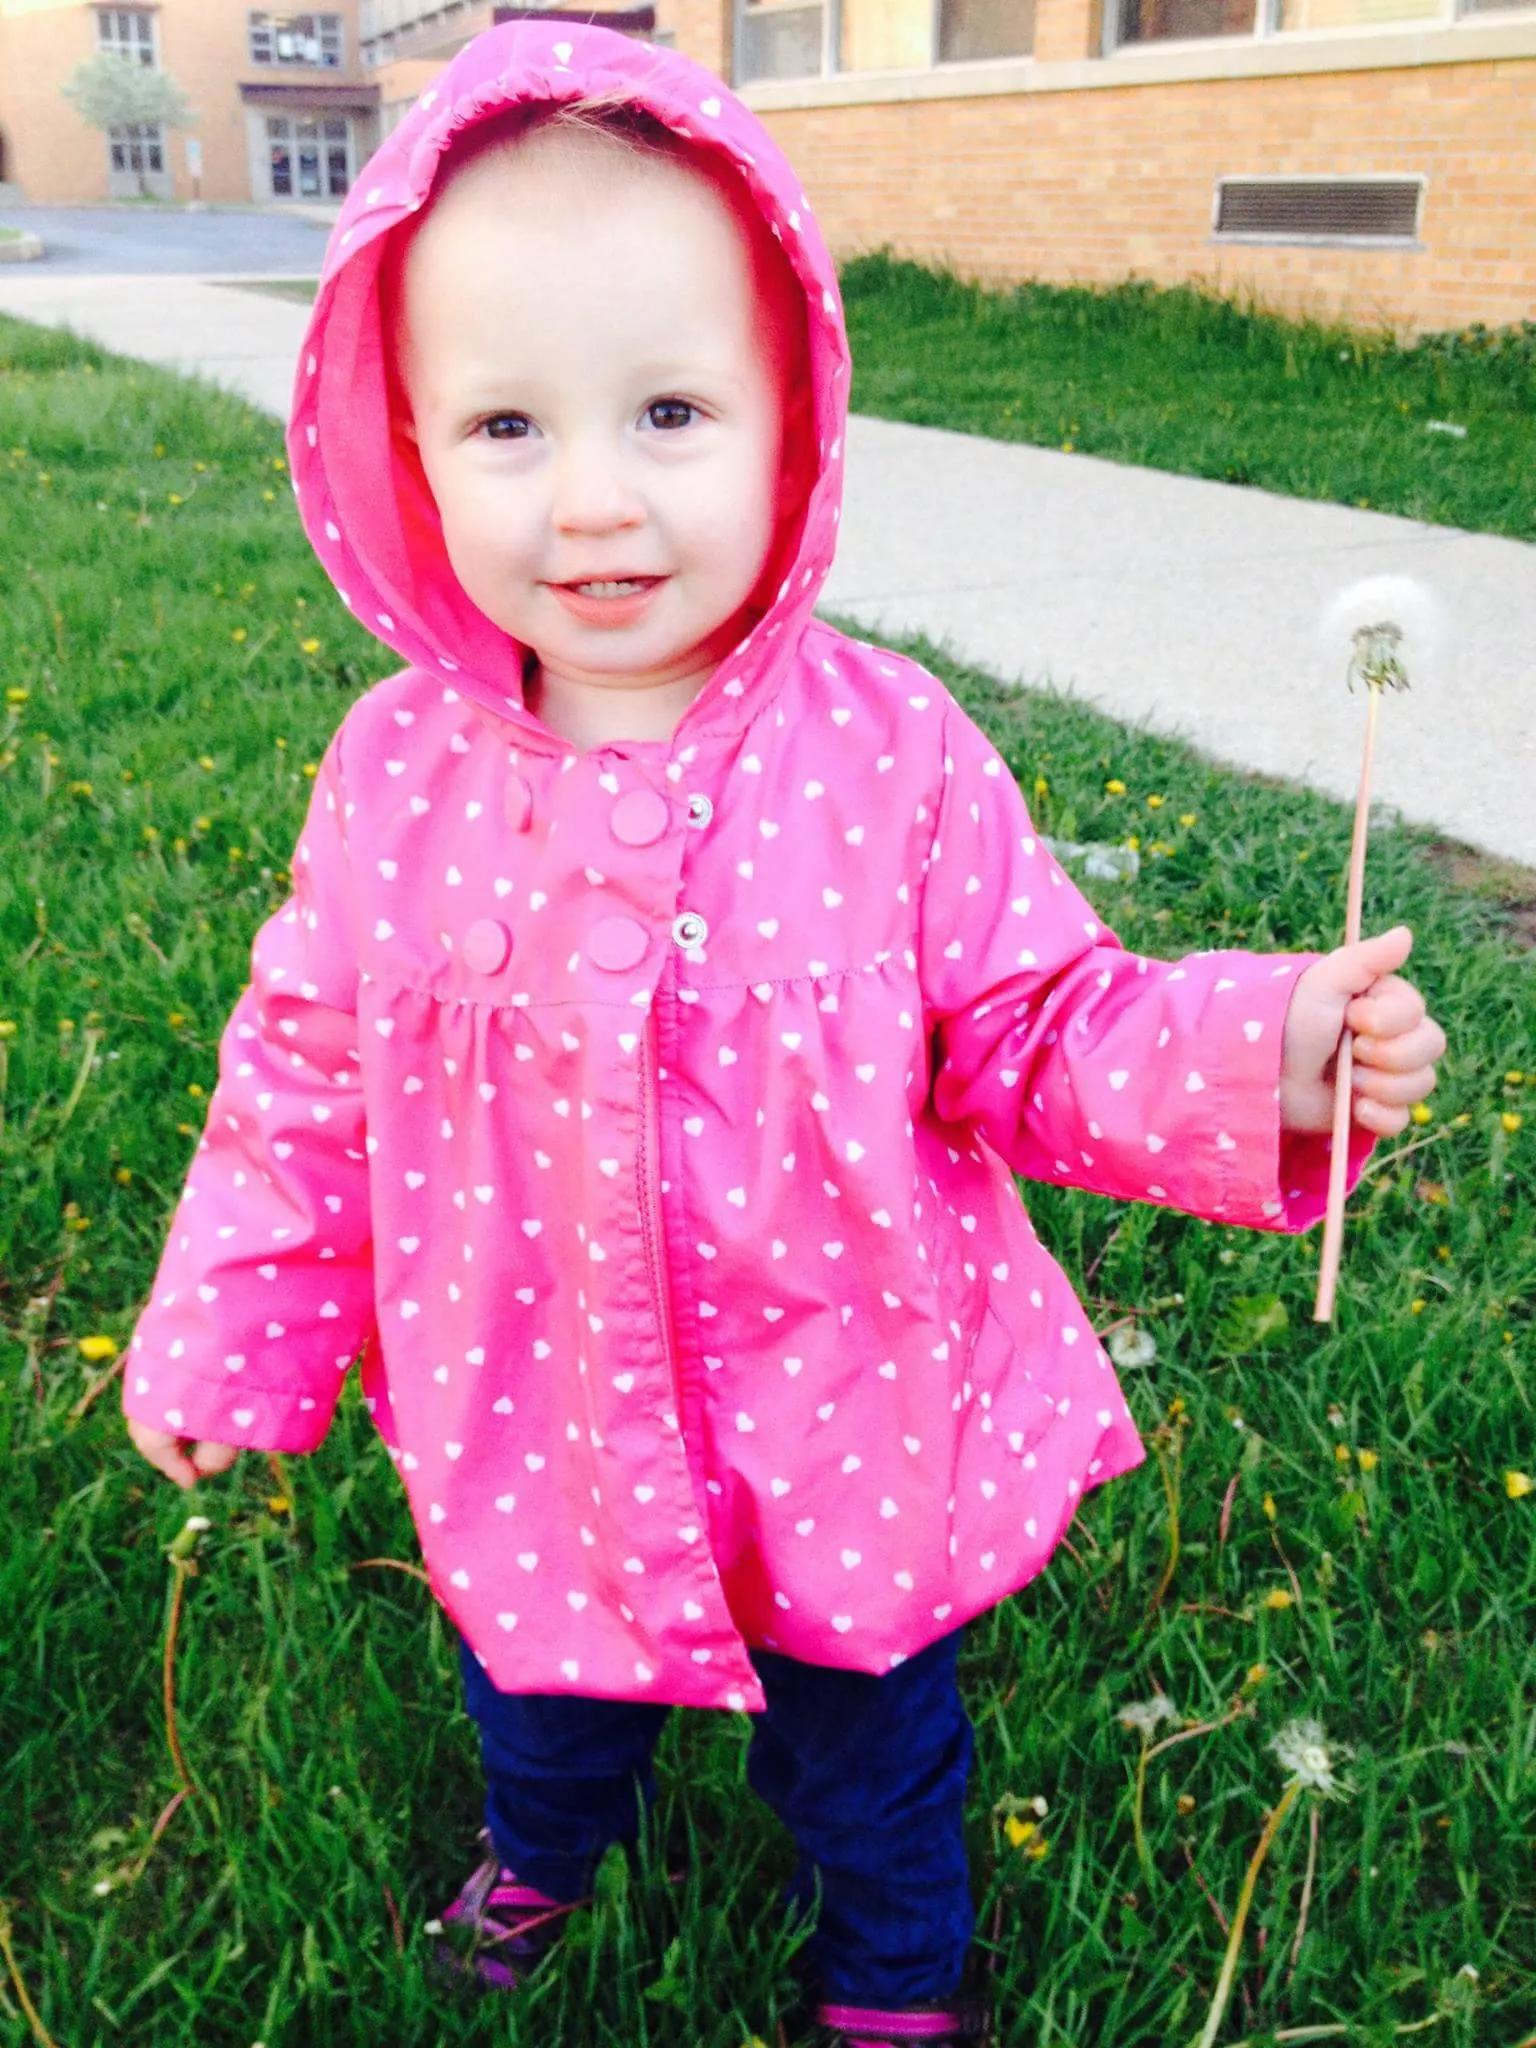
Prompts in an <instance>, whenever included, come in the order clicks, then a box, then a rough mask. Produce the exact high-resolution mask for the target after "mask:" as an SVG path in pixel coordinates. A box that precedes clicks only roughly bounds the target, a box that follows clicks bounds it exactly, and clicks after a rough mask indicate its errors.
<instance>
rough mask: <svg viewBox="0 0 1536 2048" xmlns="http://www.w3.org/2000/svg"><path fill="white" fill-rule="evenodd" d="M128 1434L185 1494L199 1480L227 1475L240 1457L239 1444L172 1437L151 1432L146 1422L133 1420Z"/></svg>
mask: <svg viewBox="0 0 1536 2048" xmlns="http://www.w3.org/2000/svg"><path fill="white" fill-rule="evenodd" d="M128 1434H129V1436H130V1437H132V1439H133V1441H134V1444H135V1446H136V1447H137V1448H138V1449H139V1450H140V1451H142V1452H143V1454H144V1456H145V1457H146V1458H148V1460H149V1462H150V1463H151V1465H154V1466H155V1467H156V1468H157V1469H158V1470H159V1471H161V1472H163V1473H164V1474H165V1476H166V1478H167V1479H174V1480H175V1482H176V1484H177V1485H178V1486H179V1487H180V1488H181V1490H182V1492H183V1493H186V1492H189V1491H190V1490H191V1488H192V1487H194V1486H196V1484H197V1482H198V1480H199V1479H211V1478H212V1477H213V1476H214V1474H215V1473H217V1472H227V1471H228V1470H229V1468H230V1466H231V1465H233V1463H234V1462H235V1460H236V1458H238V1457H239V1455H240V1450H239V1446H238V1445H236V1444H207V1443H201V1444H200V1443H193V1442H191V1441H190V1439H188V1438H187V1437H184V1436H170V1435H168V1434H167V1432H166V1431H165V1430H163V1429H151V1428H150V1427H149V1425H148V1423H144V1422H134V1421H131V1420H130V1422H129V1424H128Z"/></svg>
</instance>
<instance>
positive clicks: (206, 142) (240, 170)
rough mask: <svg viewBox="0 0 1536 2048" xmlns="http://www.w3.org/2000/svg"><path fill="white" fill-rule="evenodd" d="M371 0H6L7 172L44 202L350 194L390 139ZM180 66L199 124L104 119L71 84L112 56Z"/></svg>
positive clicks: (0, 25) (1, 154)
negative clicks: (245, 1) (311, 0)
mask: <svg viewBox="0 0 1536 2048" xmlns="http://www.w3.org/2000/svg"><path fill="white" fill-rule="evenodd" d="M357 28H358V24H357V0H332V5H331V6H330V8H329V9H328V10H325V11H322V12H319V13H315V12H297V11H295V10H294V9H292V8H289V7H277V8H270V7H269V8H257V7H247V6H244V5H241V4H238V0H125V4H122V5H114V6H105V5H97V4H94V0H0V183H3V184H4V185H5V186H7V187H8V188H9V189H10V190H12V191H14V192H17V193H19V194H20V195H21V196H23V197H24V198H27V199H31V200H37V201H49V202H55V203H57V202H60V201H71V200H72V201H89V200H101V199H109V198H128V197H132V196H133V195H135V194H137V193H138V192H139V190H140V189H141V183H142V186H143V187H144V188H147V189H148V190H149V191H150V192H151V193H153V194H155V195H157V196H159V197H161V198H166V199H190V198H192V197H193V196H194V194H195V192H197V193H200V196H201V197H202V198H204V199H206V200H210V201H213V202H221V201H222V202H226V203H227V202H230V201H239V200H247V201H249V200H256V201H277V202H280V203H281V202H284V201H291V202H293V203H294V204H301V203H303V202H305V201H308V202H310V203H315V202H327V201H332V200H336V199H339V198H340V197H341V196H342V194H343V193H344V192H345V191H346V190H347V187H348V185H349V184H350V183H351V181H352V179H353V177H354V176H355V175H356V173H357V170H358V168H359V166H360V165H362V164H363V163H364V162H366V160H367V158H368V157H369V155H370V154H371V153H372V151H373V150H374V148H375V147H376V146H377V143H378V137H379V122H378V106H379V88H378V84H377V82H376V80H375V79H374V77H373V75H372V72H371V70H369V69H367V68H365V67H364V65H363V63H362V60H361V53H360V50H359V44H358V33H357ZM103 51H106V52H110V53H112V54H113V55H115V56H116V57H118V58H120V59H121V60H122V61H123V62H124V63H128V64H143V65H150V66H158V67H160V68H161V69H163V70H165V71H168V72H169V73H170V74H171V76H172V77H173V78H174V79H175V81H176V83H177V84H178V85H179V86H181V88H182V90H183V91H184V92H185V93H186V95H187V97H188V99H189V100H190V101H191V103H192V108H193V111H194V112H195V114H196V116H197V119H196V122H195V125H193V126H192V127H189V128H183V129H176V128H169V127H164V126H160V127H146V128H141V129H120V130H114V131H113V133H112V134H111V136H106V135H103V134H102V133H101V131H100V130H99V129H95V128H90V127H88V126H87V125H86V123H85V122H84V121H83V120H82V119H81V117H80V115H79V114H78V113H76V111H75V109H74V108H73V106H71V105H70V103H69V101H68V100H66V99H65V98H64V97H63V96H62V94H61V93H60V91H59V88H60V86H61V85H62V84H63V83H64V81H65V80H66V79H67V78H68V77H69V75H70V73H71V72H72V71H73V70H74V68H75V66H76V65H77V64H79V63H80V62H82V61H83V60H84V59H87V58H90V57H94V56H95V55H97V54H98V53H99V52H103Z"/></svg>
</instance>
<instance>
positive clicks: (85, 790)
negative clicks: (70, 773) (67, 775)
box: [69, 782, 96, 796]
mask: <svg viewBox="0 0 1536 2048" xmlns="http://www.w3.org/2000/svg"><path fill="white" fill-rule="evenodd" d="M69 793H70V795H71V796H94V795H95V794H96V792H95V790H94V789H92V787H91V785H90V784H89V783H88V782H72V783H71V784H70V785H69Z"/></svg>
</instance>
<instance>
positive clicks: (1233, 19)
mask: <svg viewBox="0 0 1536 2048" xmlns="http://www.w3.org/2000/svg"><path fill="white" fill-rule="evenodd" d="M1461 4H1462V5H1463V7H1467V6H1494V7H1497V6H1529V5H1530V4H1532V0H1461ZM1446 7H1447V0H1257V5H1256V4H1255V0H1109V8H1110V16H1111V18H1110V21H1109V24H1108V25H1109V36H1108V45H1109V47H1111V48H1112V47H1113V46H1114V45H1115V44H1116V43H1151V42H1187V41H1193V40H1203V39H1204V38H1206V37H1209V36H1268V35H1284V34H1289V33H1292V32H1294V31H1305V30H1308V29H1314V30H1315V29H1357V28H1376V27H1380V26H1388V25H1390V24H1391V23H1393V22H1400V21H1403V22H1411V21H1439V20H1443V19H1445V18H1446Z"/></svg>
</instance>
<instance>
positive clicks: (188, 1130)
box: [176, 1124, 197, 1138]
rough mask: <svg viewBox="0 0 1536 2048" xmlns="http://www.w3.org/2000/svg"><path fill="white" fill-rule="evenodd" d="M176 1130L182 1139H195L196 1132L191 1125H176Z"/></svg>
mask: <svg viewBox="0 0 1536 2048" xmlns="http://www.w3.org/2000/svg"><path fill="white" fill-rule="evenodd" d="M176 1129H177V1132H178V1134H179V1135H180V1136H181V1137H183V1138H195V1137H196V1136H197V1132H196V1130H195V1129H194V1128H193V1126H192V1125H191V1124H178V1125H177V1126H176Z"/></svg>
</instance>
